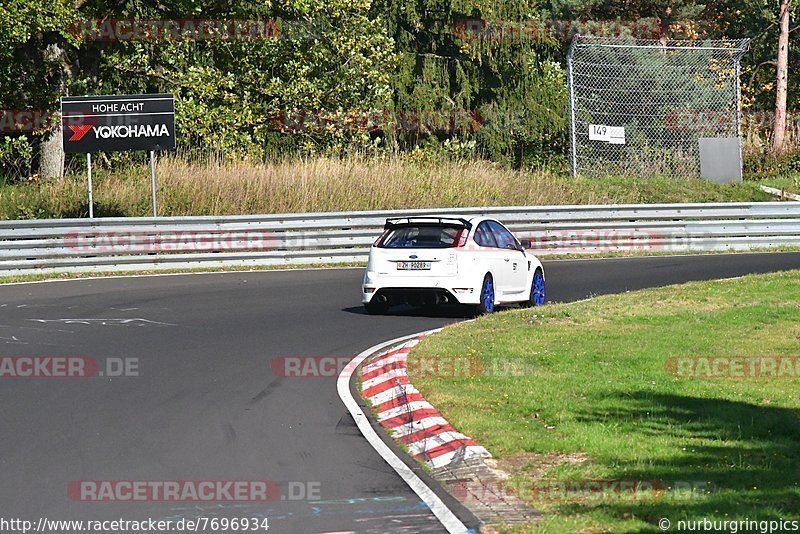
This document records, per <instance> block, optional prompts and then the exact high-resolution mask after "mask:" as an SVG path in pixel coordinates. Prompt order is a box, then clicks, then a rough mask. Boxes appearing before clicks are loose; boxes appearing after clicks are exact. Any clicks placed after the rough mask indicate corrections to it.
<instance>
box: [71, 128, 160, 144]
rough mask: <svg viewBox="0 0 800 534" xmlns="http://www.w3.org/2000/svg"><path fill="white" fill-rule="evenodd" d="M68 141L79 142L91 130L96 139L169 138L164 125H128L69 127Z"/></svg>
mask: <svg viewBox="0 0 800 534" xmlns="http://www.w3.org/2000/svg"><path fill="white" fill-rule="evenodd" d="M69 129H70V130H72V137H70V138H69V140H70V141H80V140H81V139H83V137H84V136H85V135H86V134H87V133H88V132H89V130H90V129H91V130H92V131H94V135H95V137H96V138H98V139H117V138H122V139H124V138H127V137H164V136H169V130H168V129H167V125H166V124H128V125H119V126H89V125H83V126H70V127H69Z"/></svg>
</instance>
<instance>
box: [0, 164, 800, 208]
mask: <svg viewBox="0 0 800 534" xmlns="http://www.w3.org/2000/svg"><path fill="white" fill-rule="evenodd" d="M156 173H157V177H158V202H159V214H160V215H163V216H188V215H235V214H256V213H293V212H294V213H296V212H316V211H342V210H345V211H348V210H371V209H411V208H433V207H441V208H451V207H468V206H509V205H512V206H513V205H516V206H524V205H550V204H626V203H662V202H733V201H741V202H745V201H766V200H773V198H772V197H770V196H769V195H767V194H766V193H763V192H762V191H759V189H758V186H759V185H760V184H762V183H764V184H766V185H770V186H773V187H777V188H781V187H787V190H789V191H794V192H800V191H796V190H795V187H794V186H795V185H796V181H794V182H792V181H791V180H789V179H782V178H769V179H766V180H764V181H760V180H746V181H745V182H743V183H741V184H732V185H718V184H714V183H712V182H709V181H707V180H700V179H677V178H658V177H653V178H620V177H606V178H577V179H573V178H571V177H568V176H565V175H564V174H561V173H557V172H552V171H547V170H540V171H514V170H510V169H507V168H504V167H502V166H499V165H496V164H492V163H490V162H487V161H482V160H469V161H453V160H448V159H441V160H433V161H429V160H415V159H414V158H411V157H390V158H368V157H363V156H352V157H346V158H331V157H317V158H307V159H293V160H285V161H280V162H275V163H263V164H261V163H247V162H237V163H219V162H215V161H206V162H199V163H193V162H187V161H185V160H183V159H180V158H178V157H172V156H166V157H163V158H162V159H160V160H159V162H158V165H157V170H156ZM93 174H94V200H95V215H96V216H98V217H110V216H119V217H123V216H149V215H150V213H151V209H152V208H151V206H150V180H149V173H148V169H147V167H146V166H128V167H125V168H121V169H118V170H108V169H103V168H101V167H100V166H98V167H97V168H96V169H95V170H94V173H93ZM87 212H88V207H87V203H86V177H85V175H84V174H83V173H82V172H81V173H78V174H73V175H71V176H68V177H66V178H65V179H63V180H36V181H28V182H22V183H16V184H0V218H2V219H37V218H38V219H46V218H68V217H85V216H86V214H87Z"/></svg>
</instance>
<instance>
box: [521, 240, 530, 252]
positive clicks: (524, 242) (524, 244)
mask: <svg viewBox="0 0 800 534" xmlns="http://www.w3.org/2000/svg"><path fill="white" fill-rule="evenodd" d="M521 243H522V250H527V249H529V248H532V247H531V240H530V239H523V240H522V241H521Z"/></svg>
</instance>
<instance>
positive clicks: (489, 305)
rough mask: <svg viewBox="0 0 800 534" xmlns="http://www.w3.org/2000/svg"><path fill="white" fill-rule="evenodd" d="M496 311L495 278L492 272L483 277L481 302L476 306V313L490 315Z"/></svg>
mask: <svg viewBox="0 0 800 534" xmlns="http://www.w3.org/2000/svg"><path fill="white" fill-rule="evenodd" d="M493 311H494V280H493V279H492V275H491V274H488V273H487V274H486V276H484V277H483V283H482V284H481V302H480V304H478V305H477V306H475V314H476V315H488V314H490V313H492V312H493Z"/></svg>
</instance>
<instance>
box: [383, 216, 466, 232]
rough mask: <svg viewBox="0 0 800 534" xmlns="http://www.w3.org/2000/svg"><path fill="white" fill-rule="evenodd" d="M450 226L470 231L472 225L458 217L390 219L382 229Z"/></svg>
mask: <svg viewBox="0 0 800 534" xmlns="http://www.w3.org/2000/svg"><path fill="white" fill-rule="evenodd" d="M412 224H413V225H418V226H451V227H455V228H466V229H468V230H469V229H471V228H472V223H471V222H469V221H468V220H466V219H461V218H458V217H391V218H389V219H386V225H385V226H384V229H386V230H390V229H392V228H396V227H398V226H408V225H412Z"/></svg>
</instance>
